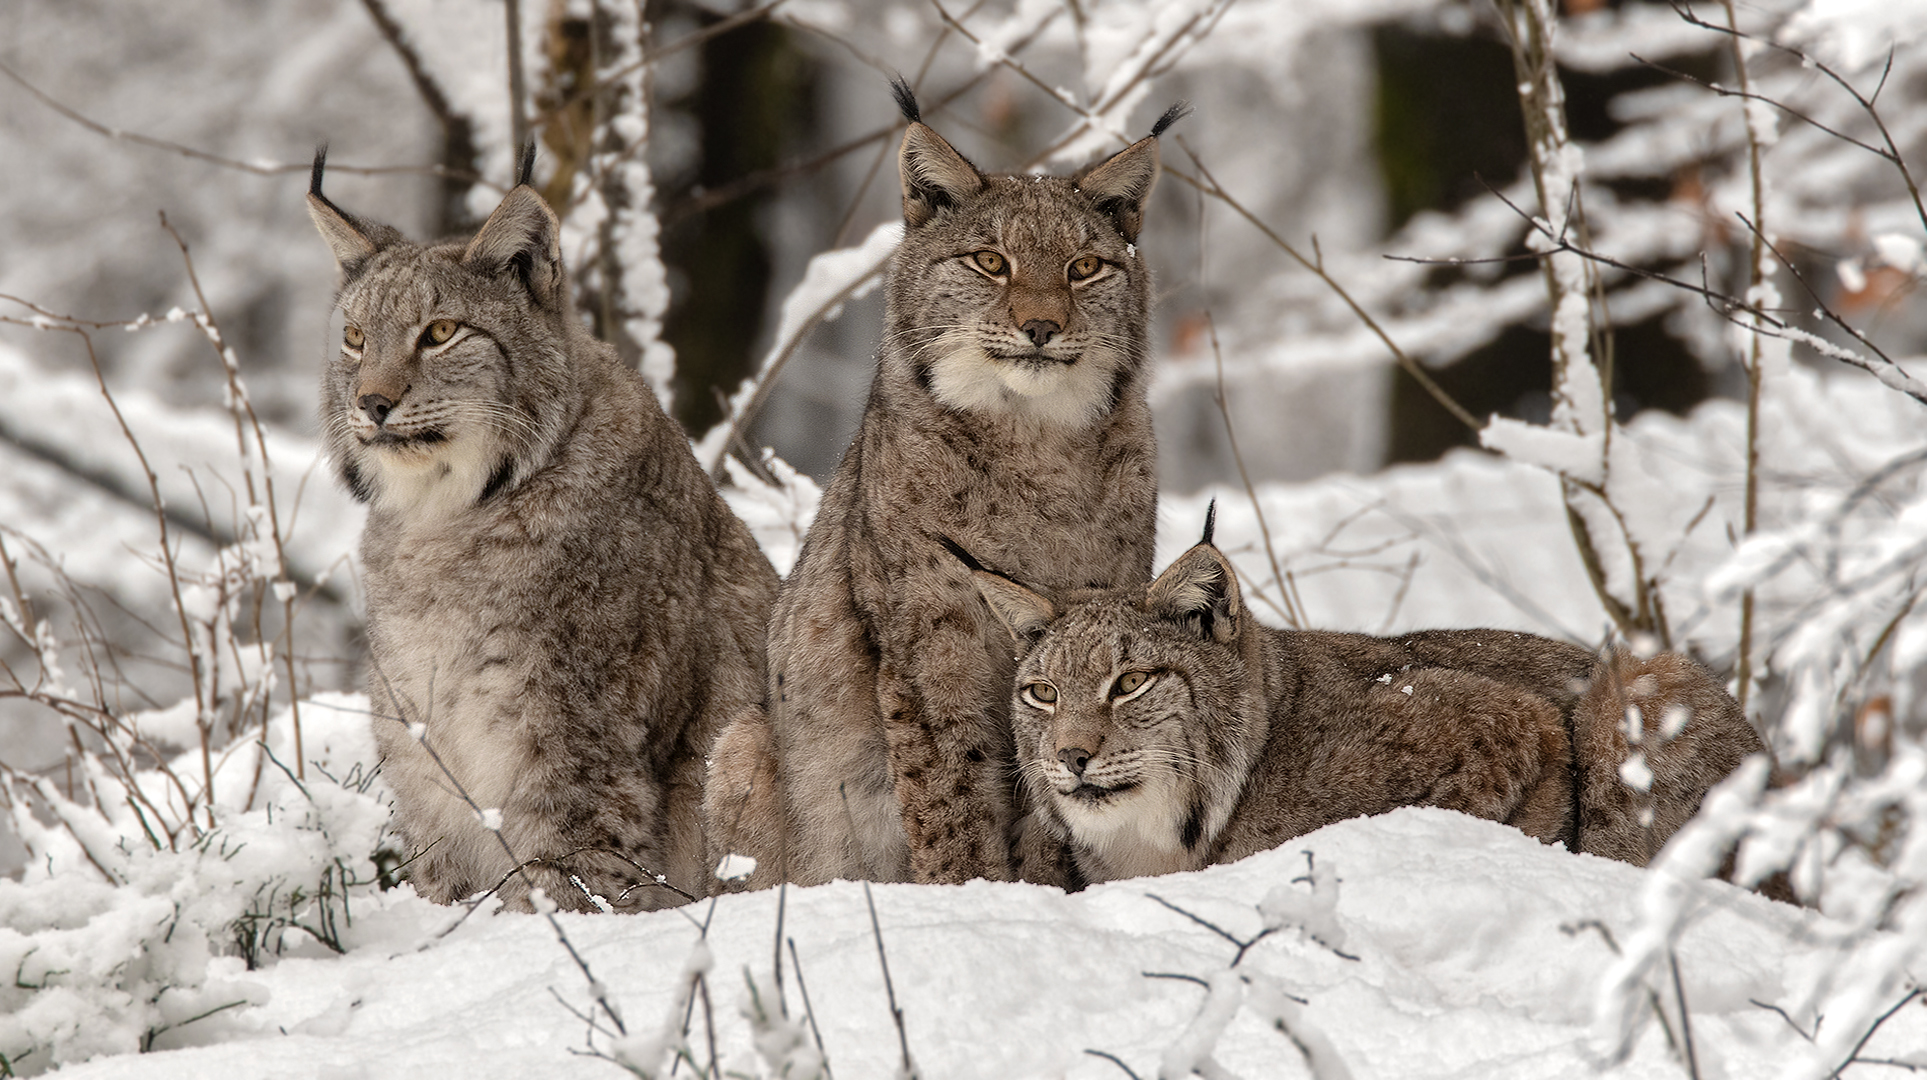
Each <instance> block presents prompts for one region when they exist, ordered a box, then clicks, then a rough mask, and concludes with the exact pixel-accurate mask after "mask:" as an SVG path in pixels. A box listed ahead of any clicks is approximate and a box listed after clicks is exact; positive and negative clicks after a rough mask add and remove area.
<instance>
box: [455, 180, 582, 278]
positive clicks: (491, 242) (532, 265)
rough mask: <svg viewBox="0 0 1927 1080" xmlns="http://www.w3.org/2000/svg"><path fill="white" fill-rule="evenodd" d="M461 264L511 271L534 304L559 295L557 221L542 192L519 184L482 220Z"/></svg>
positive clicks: (483, 269) (489, 271) (485, 271)
mask: <svg viewBox="0 0 1927 1080" xmlns="http://www.w3.org/2000/svg"><path fill="white" fill-rule="evenodd" d="M462 265H463V266H466V267H468V268H469V269H470V270H473V271H475V272H476V273H479V274H491V275H492V274H506V273H514V274H515V275H516V277H518V278H520V279H521V281H522V287H523V288H525V289H527V290H528V291H529V295H530V296H532V297H534V298H535V302H536V303H537V304H540V305H541V306H543V307H545V308H551V309H553V308H555V307H558V306H559V305H560V304H561V302H562V301H563V299H564V297H563V296H562V293H563V274H562V226H561V223H560V222H558V221H556V219H555V211H553V210H550V209H549V204H548V203H546V202H543V201H542V196H540V195H537V194H536V193H535V189H534V188H532V187H529V186H528V185H527V184H522V185H520V186H518V187H516V188H515V189H514V190H513V191H510V192H509V193H508V197H507V198H504V199H503V200H502V205H500V206H498V207H496V208H495V212H494V213H493V214H490V215H489V216H488V220H487V221H485V222H483V223H482V229H481V231H480V232H478V233H476V234H475V239H473V240H470V241H469V242H468V250H467V251H464V252H462Z"/></svg>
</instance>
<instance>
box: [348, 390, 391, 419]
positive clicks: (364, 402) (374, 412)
mask: <svg viewBox="0 0 1927 1080" xmlns="http://www.w3.org/2000/svg"><path fill="white" fill-rule="evenodd" d="M355 404H356V405H359V406H361V411H362V412H364V413H367V414H368V419H370V420H373V421H374V422H375V426H376V427H380V426H381V425H382V424H383V423H384V422H385V421H386V420H387V419H388V414H389V413H391V412H393V411H394V409H395V403H394V402H392V401H390V400H388V399H387V398H385V397H383V396H381V395H380V394H363V395H361V400H359V401H357V402H355Z"/></svg>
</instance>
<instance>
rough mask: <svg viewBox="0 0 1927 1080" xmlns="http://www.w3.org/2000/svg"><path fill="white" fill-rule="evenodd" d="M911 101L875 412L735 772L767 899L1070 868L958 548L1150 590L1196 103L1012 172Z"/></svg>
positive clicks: (727, 738)
mask: <svg viewBox="0 0 1927 1080" xmlns="http://www.w3.org/2000/svg"><path fill="white" fill-rule="evenodd" d="M896 90H897V100H898V104H899V105H900V106H901V107H902V108H903V111H904V114H905V116H906V117H907V118H908V119H909V121H910V124H909V128H908V130H907V131H906V132H905V133H904V137H903V144H902V148H901V151H900V154H899V168H900V173H901V178H902V184H903V211H904V223H905V233H904V238H903V242H902V244H901V245H900V246H899V247H898V249H897V252H896V255H895V257H894V258H893V260H892V262H891V267H890V274H889V285H888V300H887V309H888V310H887V316H886V318H887V329H886V332H885V337H884V340H883V345H882V348H881V350H880V352H879V354H878V358H877V371H876V377H875V381H874V382H873V383H872V384H871V390H870V400H869V403H868V406H867V407H866V409H865V411H864V415H863V420H862V424H861V426H860V428H859V430H858V432H857V436H856V440H855V443H854V444H853V445H852V446H851V447H850V449H849V451H848V452H847V453H846V454H845V456H844V458H843V462H842V464H841V465H840V466H839V467H838V468H837V472H836V475H835V477H834V478H833V479H832V480H831V482H830V484H829V487H828V489H827V490H826V491H825V492H824V496H823V501H822V508H821V510H820V511H819V512H818V515H817V518H816V522H815V524H814V525H813V526H812V527H811V529H810V534H809V537H808V540H807V542H806V543H805V546H804V549H803V553H802V556H801V558H800V559H799V561H798V564H797V568H796V570H795V571H794V572H793V573H792V574H791V576H790V579H789V581H788V583H787V584H786V585H785V586H784V589H783V593H782V596H781V597H780V598H779V600H778V601H777V608H776V614H775V617H774V619H773V621H772V623H771V626H770V637H769V648H770V673H771V677H772V681H771V688H770V695H769V708H770V712H769V714H768V715H767V716H751V717H749V718H747V719H746V720H745V721H744V722H743V723H742V724H741V725H740V726H738V727H734V728H732V729H731V730H730V731H729V732H727V733H726V734H725V735H724V737H723V739H722V740H721V741H720V742H719V743H718V745H717V747H716V749H715V752H714V754H713V761H714V764H713V766H712V771H711V781H710V783H711V785H712V786H711V789H710V791H709V793H708V799H709V806H708V807H707V808H706V814H707V820H708V823H709V826H710V830H711V835H712V839H713V840H714V841H716V842H717V843H718V844H719V845H721V846H722V847H724V848H727V849H729V850H733V851H736V852H740V853H743V854H747V855H751V856H754V857H755V858H756V859H757V860H758V864H759V870H758V873H757V874H756V875H755V876H754V877H753V878H752V879H751V881H750V882H749V884H750V885H752V886H757V885H767V884H773V883H774V881H775V880H777V879H778V878H780V877H784V876H787V877H788V879H789V880H792V881H797V882H803V883H813V882H821V881H827V880H830V879H832V878H836V877H847V878H857V877H861V878H871V879H880V880H905V879H915V880H918V881H953V882H954V881H963V880H967V879H969V878H973V877H990V878H1008V877H1010V876H1012V875H1013V874H1021V875H1024V876H1029V877H1033V878H1036V877H1043V878H1050V877H1053V876H1056V875H1057V874H1059V872H1060V871H1059V869H1058V867H1057V863H1059V862H1060V861H1061V858H1060V855H1061V849H1058V848H1057V847H1056V846H1055V845H1048V846H1047V847H1046V848H1044V849H1037V850H1033V849H1032V848H1031V847H1030V846H1028V845H1026V844H1025V843H1023V842H1022V841H1021V840H1014V839H1013V835H1014V833H1015V832H1016V831H1017V827H1018V823H1019V819H1020V818H1021V816H1022V807H1020V806H1017V805H1015V803H1014V800H1013V790H1012V784H1011V780H1010V776H1011V769H1012V759H1011V744H1010V735H1009V707H1010V706H1009V693H1008V686H1009V681H1010V677H1011V673H1012V671H1013V670H1014V667H1015V663H1014V660H1013V658H1012V656H1011V649H1010V646H1009V642H1008V640H1007V638H1006V637H1005V635H1004V633H1003V631H1002V630H1001V629H1000V628H999V627H998V626H997V625H996V623H995V622H994V621H993V620H991V619H989V618H988V617H986V615H985V614H984V610H983V605H982V603H981V602H979V601H978V599H977V597H976V594H975V590H974V589H973V588H972V586H971V582H970V578H969V575H968V574H967V573H965V572H964V571H963V569H962V568H961V567H960V566H959V565H958V564H957V563H956V561H955V560H954V559H952V558H951V557H950V556H949V555H948V554H946V553H945V552H944V550H943V548H942V547H941V546H939V542H938V537H939V536H949V537H954V538H956V539H958V540H960V541H962V542H964V543H966V544H968V545H970V546H971V548H972V550H976V551H981V552H984V553H986V557H987V558H994V559H997V560H1000V564H1001V565H1007V566H1010V567H1012V568H1014V569H1017V572H1020V573H1022V574H1024V575H1026V576H1027V578H1029V579H1032V580H1036V581H1039V582H1043V583H1046V586H1047V587H1049V588H1053V589H1066V588H1073V587H1087V586H1116V585H1125V584H1130V583H1134V582H1140V581H1144V580H1147V579H1148V578H1149V577H1150V570H1151V555H1152V542H1153V531H1154V527H1155V520H1156V507H1157V489H1156V481H1155V475H1154V473H1155V464H1156V462H1155V446H1154V443H1153V441H1152V435H1151V415H1150V410H1149V407H1148V406H1147V405H1146V403H1145V382H1146V372H1145V360H1146V355H1147V351H1148V350H1147V348H1146V344H1145V332H1146V322H1147V319H1148V315H1147V308H1148V291H1149V281H1148V275H1147V272H1146V270H1145V266H1144V263H1143V260H1142V259H1140V258H1139V256H1138V253H1137V248H1136V246H1135V241H1136V239H1137V235H1138V229H1139V226H1140V224H1141V222H1142V215H1143V206H1144V201H1145V199H1146V198H1147V197H1148V196H1149V195H1150V192H1151V188H1152V185H1153V184H1154V183H1155V181H1156V179H1157V171H1158V150H1157V135H1158V134H1160V133H1162V132H1163V131H1164V129H1165V128H1166V127H1167V126H1169V124H1170V123H1172V122H1173V121H1175V120H1176V119H1177V118H1178V115H1180V110H1179V109H1173V110H1172V111H1171V112H1168V113H1166V115H1165V117H1164V118H1163V119H1161V120H1160V121H1159V123H1158V125H1157V126H1156V127H1155V128H1154V129H1153V133H1152V135H1151V136H1149V137H1147V138H1145V139H1142V140H1140V141H1138V142H1136V143H1134V144H1132V145H1131V146H1129V147H1127V148H1126V149H1124V150H1122V151H1120V152H1119V153H1117V154H1116V155H1114V156H1113V157H1111V158H1109V159H1108V160H1105V161H1103V162H1101V163H1099V164H1097V165H1095V166H1092V167H1090V168H1087V169H1085V170H1083V171H1082V172H1079V173H1078V174H1076V175H1074V176H997V175H985V174H983V173H980V172H979V171H978V170H977V169H976V167H975V166H973V165H971V164H970V162H968V161H966V160H965V159H964V158H963V156H962V155H961V154H959V153H957V151H956V150H955V149H953V148H952V147H951V146H950V144H949V143H947V142H945V141H944V139H943V138H942V136H940V135H938V134H937V133H936V132H935V131H933V130H931V129H930V128H929V127H928V126H926V125H925V124H923V123H922V122H921V121H920V120H919V117H918V112H917V107H916V102H915V100H914V98H913V97H912V96H911V94H910V91H909V88H908V87H907V86H905V85H903V84H901V83H899V84H898V85H897V87H896ZM772 759H773V763H772ZM1013 843H1015V845H1016V847H1017V849H1018V851H1017V855H1018V858H1017V863H1016V865H1013V859H1012V854H1013V853H1012V847H1013Z"/></svg>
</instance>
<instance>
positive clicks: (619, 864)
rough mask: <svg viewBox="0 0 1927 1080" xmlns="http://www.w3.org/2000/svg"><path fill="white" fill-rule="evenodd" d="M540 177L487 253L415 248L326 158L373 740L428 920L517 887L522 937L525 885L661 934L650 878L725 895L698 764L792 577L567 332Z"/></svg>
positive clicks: (658, 417) (522, 185)
mask: <svg viewBox="0 0 1927 1080" xmlns="http://www.w3.org/2000/svg"><path fill="white" fill-rule="evenodd" d="M532 163H533V148H532V147H531V149H530V150H529V151H528V152H527V154H526V155H525V157H524V159H523V165H522V175H521V177H520V182H519V183H518V184H517V186H516V187H515V189H514V190H512V191H510V192H509V194H508V196H507V197H506V198H504V199H503V200H502V203H501V205H500V206H499V207H498V208H497V209H496V211H495V212H494V214H492V215H491V216H490V217H489V219H488V221H487V222H486V223H485V224H484V225H483V226H482V228H481V231H480V232H478V233H477V234H476V236H475V238H474V239H473V240H472V241H469V242H467V243H462V242H459V241H457V242H451V243H441V244H432V245H426V246H421V245H416V244H412V243H409V242H408V241H406V240H404V239H403V238H402V237H401V235H400V234H399V233H398V232H396V231H395V230H394V229H392V228H389V227H387V226H383V225H374V224H371V223H367V222H363V221H360V220H358V219H356V218H354V217H352V216H350V215H348V214H347V213H345V212H343V211H342V210H341V209H339V208H338V207H336V206H335V205H334V204H333V203H331V202H329V201H328V199H327V198H326V197H325V196H323V195H322V194H321V177H322V166H323V158H322V156H321V155H320V154H317V155H316V157H315V166H314V179H313V183H312V187H311V188H310V194H309V197H308V203H309V211H310V213H311V215H312V216H313V217H314V220H315V224H316V225H317V226H318V227H319V228H320V230H321V235H322V236H323V237H324V238H325V239H326V240H327V241H328V244H329V246H330V247H331V248H333V250H334V254H335V259H336V261H337V262H338V263H339V265H340V269H341V276H342V285H341V290H340V293H339V295H338V297H337V303H338V305H339V306H340V308H341V310H342V312H343V314H344V315H345V317H346V328H345V330H344V337H343V341H342V346H341V351H340V353H339V355H338V356H336V358H335V359H334V361H333V363H331V364H330V365H329V367H328V371H327V375H326V377H325V378H324V380H323V385H322V401H321V408H322V417H323V423H324V427H325V429H326V439H327V445H328V450H329V454H330V456H331V457H332V458H333V460H334V463H335V465H336V467H337V468H338V469H339V470H340V473H341V476H342V479H343V480H344V481H345V482H346V483H347V485H348V487H349V488H350V489H352V490H353V492H354V493H355V495H356V496H358V497H359V498H361V499H362V500H364V501H366V502H368V503H369V514H368V524H367V528H366V531H365V532H364V534H363V536H362V564H363V568H364V579H363V582H364V585H365V586H366V591H367V600H368V646H369V653H370V665H369V667H370V670H369V673H368V680H367V682H368V694H369V697H370V699H371V701H372V702H373V706H374V712H375V719H374V721H373V723H374V725H375V727H374V730H375V736H376V741H377V742H378V743H379V745H380V747H381V751H382V754H383V758H384V763H383V772H384V775H385V777H386V778H387V780H388V783H389V786H390V787H391V788H392V789H393V790H394V793H395V814H396V822H397V824H398V826H399V828H400V830H401V832H402V835H403V836H404V838H405V839H406V840H407V841H408V843H409V844H410V846H411V847H412V848H414V849H416V850H417V851H421V852H422V854H421V855H420V857H419V858H417V859H416V860H415V861H414V863H413V864H412V866H411V867H410V877H411V880H412V881H413V882H414V884H415V887H416V888H417V889H418V890H419V891H420V892H421V893H422V894H424V895H426V896H428V897H430V898H432V899H434V900H437V901H441V902H443V903H446V902H449V901H453V900H457V899H460V898H462V897H465V896H468V895H470V894H472V893H475V892H477V891H480V890H483V889H489V888H493V887H494V886H495V885H496V884H497V883H498V882H501V881H503V879H504V878H505V877H508V878H509V880H507V882H506V883H505V884H504V885H503V888H502V895H503V896H504V898H505V899H506V900H507V902H508V903H509V904H510V905H511V906H512V907H516V908H520V909H522V910H527V909H528V908H529V907H530V900H529V895H528V894H529V888H530V886H531V884H533V885H535V886H538V887H540V888H542V889H543V890H544V891H545V892H546V893H547V894H548V896H549V897H550V898H551V899H553V900H555V901H556V902H557V903H558V904H560V905H562V906H563V907H565V908H572V909H581V910H593V908H592V906H591V905H592V901H591V900H590V898H589V896H588V895H587V893H588V892H593V893H595V894H597V895H599V896H602V897H606V898H608V900H609V901H610V902H612V903H613V904H614V905H615V906H616V907H618V908H620V909H624V910H635V909H639V908H649V907H659V906H664V905H666V904H668V903H673V902H675V900H676V897H675V894H674V893H672V892H671V891H669V890H667V889H662V888H656V887H652V881H651V875H654V874H662V875H665V876H666V877H667V879H668V881H669V882H671V883H672V884H675V885H677V886H679V887H681V888H682V889H684V890H686V891H689V892H694V893H698V894H700V893H702V892H704V891H706V890H705V883H706V881H707V880H708V877H709V875H708V874H707V873H706V865H705V862H704V850H703V841H702V835H701V831H700V820H699V813H700V804H701V799H702V782H703V768H704V766H703V755H704V753H705V752H706V751H707V749H708V747H709V744H710V742H711V740H712V739H713V738H714V736H715V733H716V732H717V731H719V730H720V729H721V727H722V726H723V723H724V722H725V721H726V720H727V719H728V718H729V716H730V714H731V713H733V712H735V711H737V710H740V709H743V708H746V707H754V705H755V704H756V703H757V702H759V701H760V700H761V698H762V694H763V637H762V634H763V628H764V625H765V619H766V618H767V615H768V612H769V606H770V604H771V602H772V600H773V599H774V595H775V589H776V575H775V573H774V571H772V570H771V569H770V566H769V563H768V561H767V560H765V559H764V557H763V555H762V553H761V551H759V550H758V548H757V547H756V544H755V542H754V541H753V540H752V539H751V538H750V535H749V532H748V530H747V529H746V528H744V527H743V525H742V523H741V522H739V521H738V520H736V518H735V516H734V515H733V514H731V512H730V511H729V509H728V508H727V507H726V506H725V505H724V503H723V501H722V500H721V498H719V497H718V495H717V494H716V491H715V489H714V487H712V486H711V484H710V482H709V479H708V477H707V476H706V475H705V474H704V472H703V470H702V468H701V467H700V466H698V465H697V463H696V460H695V457H694V456H693V455H692V454H691V452H690V450H689V446H688V443H687V442H686V440H685V439H684V437H683V434H682V431H681V429H680V428H678V427H677V425H676V424H675V422H674V421H672V420H670V419H669V418H668V417H667V416H665V415H664V414H663V412H662V409H661V408H660V406H658V405H657V403H656V400H655V397H654V395H653V394H651V393H650V391H649V388H648V387H647V386H646V385H645V384H644V383H643V381H642V380H641V378H640V377H638V376H637V375H635V374H634V373H633V372H631V371H629V370H628V369H626V368H625V367H623V366H622V365H621V364H620V363H619V362H618V360H617V358H616V354H615V350H614V349H612V348H610V347H609V346H607V345H605V344H602V343H600V342H597V341H595V340H594V339H593V338H591V337H590V336H589V333H588V331H587V330H585V329H584V328H583V327H582V325H581V324H580V321H579V320H578V319H577V318H576V317H575V314H574V312H573V310H572V309H571V306H570V304H569V290H568V278H567V275H566V272H565V271H564V269H563V265H562V259H561V252H560V249H559V247H558V245H557V228H558V226H557V222H556V218H555V215H554V214H553V213H552V212H551V211H550V210H549V208H548V206H547V205H546V204H545V203H544V202H543V201H542V198H541V196H539V195H537V194H536V192H535V189H534V188H532V187H530V186H528V183H527V181H528V178H529V170H530V166H531V165H532ZM411 725H416V726H414V727H413V728H412V730H411ZM444 770H446V771H444ZM462 793H465V794H466V796H467V797H468V799H472V800H473V801H474V803H475V804H476V805H477V806H480V807H482V808H485V809H496V810H499V811H500V813H501V824H500V833H499V836H498V835H496V834H494V833H491V832H490V831H488V830H487V829H484V828H483V827H482V825H481V824H480V823H479V822H478V820H477V817H476V814H475V812H474V810H473V809H472V808H471V807H470V806H469V804H468V802H467V801H466V800H464V799H463V797H462ZM511 852H513V855H511V854H510V853H511ZM523 860H535V861H534V862H532V863H531V864H530V865H528V866H527V867H526V871H525V874H526V877H525V876H523V875H511V874H510V871H511V870H512V869H513V868H514V867H515V865H516V863H517V862H518V861H523ZM643 868H646V871H647V872H646V873H645V871H644V869H643ZM577 882H580V884H579V885H578V884H577Z"/></svg>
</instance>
